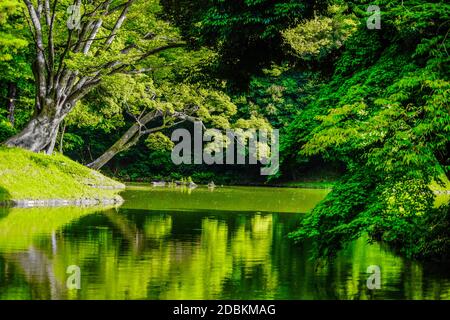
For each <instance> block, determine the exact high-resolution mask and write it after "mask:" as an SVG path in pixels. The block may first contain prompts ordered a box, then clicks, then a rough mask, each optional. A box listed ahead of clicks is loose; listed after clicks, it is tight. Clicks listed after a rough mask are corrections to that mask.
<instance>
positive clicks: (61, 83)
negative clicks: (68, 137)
mask: <svg viewBox="0 0 450 320" xmlns="http://www.w3.org/2000/svg"><path fill="white" fill-rule="evenodd" d="M23 3H24V5H25V7H26V11H27V18H28V21H29V24H30V27H31V33H32V35H33V41H34V48H35V52H34V61H33V73H34V78H35V81H36V97H35V110H34V115H33V117H32V118H31V120H30V121H29V122H28V124H27V125H26V126H25V128H24V129H23V130H22V131H21V132H20V133H18V134H17V135H15V136H13V137H11V138H10V139H8V140H7V141H6V145H8V146H16V147H21V148H25V149H28V150H31V151H34V152H39V151H44V150H45V151H46V152H47V153H52V152H53V149H54V146H55V142H56V138H57V133H58V128H59V125H60V123H61V122H62V121H63V119H64V118H65V117H66V116H67V115H68V114H69V113H70V112H71V111H72V110H73V108H74V107H75V105H76V104H77V102H78V101H79V100H80V99H81V98H82V97H84V96H85V95H86V94H87V93H88V92H90V91H91V90H92V89H94V88H95V87H96V86H98V85H99V84H100V83H101V82H102V80H103V79H104V77H106V76H113V75H115V74H119V73H122V74H123V73H141V72H145V71H147V70H145V69H143V68H141V63H142V62H143V61H145V60H146V59H149V58H151V57H152V56H154V55H156V54H158V53H161V52H163V51H165V50H170V49H172V48H175V47H179V46H182V45H183V42H181V41H180V40H179V39H178V37H177V33H176V32H175V30H174V29H172V28H171V27H170V26H169V25H168V24H167V23H165V22H163V21H161V20H159V19H158V18H157V15H158V14H159V12H160V7H159V3H158V1H156V0H150V1H148V0H93V1H82V0H74V1H73V0H53V1H52V0H23ZM142 12H146V13H147V14H146V15H145V16H144V15H142ZM66 13H69V15H67V14H66Z"/></svg>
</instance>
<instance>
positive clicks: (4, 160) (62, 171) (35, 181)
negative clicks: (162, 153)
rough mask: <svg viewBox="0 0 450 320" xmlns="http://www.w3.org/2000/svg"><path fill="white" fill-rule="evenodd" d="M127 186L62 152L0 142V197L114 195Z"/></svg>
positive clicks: (10, 198) (39, 197)
mask: <svg viewBox="0 0 450 320" xmlns="http://www.w3.org/2000/svg"><path fill="white" fill-rule="evenodd" d="M124 187H125V186H124V185H123V184H121V183H119V182H116V181H114V180H112V179H110V178H107V177H105V176H104V175H102V174H100V173H99V172H97V171H94V170H91V169H89V168H87V167H85V166H83V165H81V164H79V163H77V162H75V161H72V160H70V159H69V158H67V157H65V156H63V155H59V154H57V155H52V156H49V155H45V154H37V153H33V152H29V151H26V150H22V149H18V148H6V147H1V146H0V201H8V200H23V199H30V200H49V199H65V200H75V199H86V198H88V199H108V198H109V199H112V198H115V197H117V194H118V192H119V191H120V190H121V189H123V188H124Z"/></svg>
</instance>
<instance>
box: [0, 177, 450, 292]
mask: <svg viewBox="0 0 450 320" xmlns="http://www.w3.org/2000/svg"><path fill="white" fill-rule="evenodd" d="M326 193H327V191H326V190H319V189H287V188H250V187H224V188H216V189H214V190H208V188H205V187H200V188H197V189H195V190H187V189H169V188H152V187H149V186H145V185H134V186H130V187H129V188H128V189H127V190H126V191H125V192H124V193H123V197H124V198H125V200H126V201H125V203H124V205H123V206H122V207H120V208H102V209H99V208H34V209H5V208H3V209H0V299H449V298H450V272H449V266H448V265H447V266H446V265H439V264H426V265H424V264H420V263H417V262H412V261H408V260H405V259H403V258H401V257H398V256H396V255H395V254H393V253H392V252H390V251H389V250H387V249H386V248H383V247H382V246H380V245H378V244H372V245H368V244H367V241H366V240H365V239H360V240H358V241H355V242H354V243H352V244H351V245H350V246H349V247H348V248H346V249H345V250H344V251H342V252H341V254H340V255H339V257H338V258H337V259H336V260H335V261H334V262H333V263H331V264H327V265H326V266H321V267H317V265H316V264H315V263H314V261H311V259H310V256H309V248H310V245H309V244H308V243H303V244H301V245H295V244H294V243H293V242H292V241H291V240H289V239H288V238H287V234H288V233H289V232H290V231H292V230H294V229H295V228H296V226H298V222H299V219H300V218H301V217H302V215H304V214H305V213H306V212H308V211H309V210H311V209H312V208H313V207H314V205H315V204H316V203H317V202H318V201H320V200H321V199H322V198H323V197H324V196H325V195H326ZM72 265H76V266H78V267H79V268H80V272H81V273H80V283H81V288H80V289H68V288H67V285H66V283H67V279H68V278H69V277H70V276H71V273H67V269H68V267H69V266H72ZM371 265H377V266H379V267H380V269H381V288H380V289H379V290H369V289H368V288H367V284H366V283H367V278H368V277H369V276H370V274H368V273H367V268H368V267H369V266H371Z"/></svg>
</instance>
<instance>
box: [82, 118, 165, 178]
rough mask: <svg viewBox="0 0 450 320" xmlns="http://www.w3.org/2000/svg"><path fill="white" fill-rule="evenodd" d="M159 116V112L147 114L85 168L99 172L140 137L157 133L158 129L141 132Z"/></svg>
mask: <svg viewBox="0 0 450 320" xmlns="http://www.w3.org/2000/svg"><path fill="white" fill-rule="evenodd" d="M160 115H161V113H160V112H159V111H155V112H150V113H147V114H146V115H145V116H143V117H142V118H141V119H139V120H138V122H137V123H135V124H133V125H132V126H131V127H130V128H129V129H128V130H127V132H125V133H124V134H123V135H122V136H121V137H120V139H119V140H117V141H116V143H114V144H113V145H112V146H111V147H110V148H109V149H108V150H107V151H106V152H105V153H103V154H102V155H101V156H100V157H98V158H97V159H95V160H94V161H93V162H91V163H89V164H88V165H87V166H88V167H89V168H91V169H95V170H99V169H101V168H102V167H103V166H104V165H105V164H107V163H108V162H109V161H110V160H111V159H112V158H114V157H115V156H116V155H117V154H118V153H119V152H122V151H124V150H127V149H129V148H130V147H132V146H134V145H135V144H136V143H137V142H138V141H139V138H140V137H142V135H144V134H146V133H149V132H150V131H157V130H158V129H153V130H145V131H143V130H142V128H143V126H145V125H146V124H148V123H149V122H150V121H152V120H154V119H155V118H157V117H158V116H160Z"/></svg>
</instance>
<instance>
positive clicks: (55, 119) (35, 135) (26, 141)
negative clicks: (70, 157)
mask: <svg viewBox="0 0 450 320" xmlns="http://www.w3.org/2000/svg"><path fill="white" fill-rule="evenodd" d="M66 115H67V111H62V108H61V107H58V106H55V105H54V104H53V105H50V106H49V105H47V106H45V107H44V109H43V110H42V111H41V112H40V113H39V114H37V115H35V116H34V117H33V118H32V119H31V120H30V121H29V122H28V124H27V125H26V127H25V128H24V129H23V130H22V131H21V132H20V133H18V134H16V135H15V136H13V137H11V138H9V139H8V140H6V142H5V144H6V145H7V146H9V147H19V148H23V149H27V150H30V151H33V152H40V151H43V150H45V151H46V152H47V153H52V152H53V148H54V141H55V139H56V136H57V134H58V128H59V124H60V123H61V121H62V120H63V119H64V117H65V116H66Z"/></svg>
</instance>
